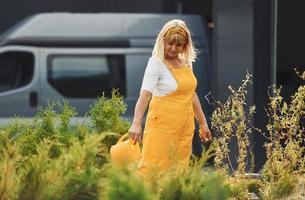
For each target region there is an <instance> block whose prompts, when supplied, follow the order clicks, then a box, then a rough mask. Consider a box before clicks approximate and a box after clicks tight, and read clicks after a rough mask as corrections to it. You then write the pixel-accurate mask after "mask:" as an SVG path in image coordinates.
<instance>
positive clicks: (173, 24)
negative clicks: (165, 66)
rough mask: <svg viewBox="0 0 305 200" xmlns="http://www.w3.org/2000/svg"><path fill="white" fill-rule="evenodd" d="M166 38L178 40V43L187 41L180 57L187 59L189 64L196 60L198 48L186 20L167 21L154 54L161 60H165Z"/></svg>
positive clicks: (160, 33)
mask: <svg viewBox="0 0 305 200" xmlns="http://www.w3.org/2000/svg"><path fill="white" fill-rule="evenodd" d="M165 38H168V39H169V40H172V41H177V42H178V43H183V44H184V43H185V46H184V47H185V48H184V51H183V52H182V53H181V55H179V56H180V58H182V59H183V60H185V62H186V63H187V64H189V65H191V64H192V62H194V61H195V59H196V56H197V53H196V49H195V47H194V45H193V41H192V38H191V32H190V30H189V29H188V27H187V26H186V24H185V22H184V21H182V20H180V19H174V20H171V21H169V22H167V23H166V24H165V25H164V26H163V28H162V29H161V31H160V32H159V34H158V37H157V39H156V43H155V46H154V50H153V52H152V55H153V56H156V57H158V58H159V59H161V60H164V39H165Z"/></svg>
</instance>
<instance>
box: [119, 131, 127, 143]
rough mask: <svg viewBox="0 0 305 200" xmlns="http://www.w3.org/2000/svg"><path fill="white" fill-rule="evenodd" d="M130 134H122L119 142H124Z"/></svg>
mask: <svg viewBox="0 0 305 200" xmlns="http://www.w3.org/2000/svg"><path fill="white" fill-rule="evenodd" d="M128 136H129V134H128V133H125V134H124V135H122V136H121V137H120V139H119V140H118V142H117V144H120V143H122V142H123V141H124V140H125V139H126V138H127V137H128Z"/></svg>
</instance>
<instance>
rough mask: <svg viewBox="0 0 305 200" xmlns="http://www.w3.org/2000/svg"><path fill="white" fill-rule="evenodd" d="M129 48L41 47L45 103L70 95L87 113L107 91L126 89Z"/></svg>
mask: <svg viewBox="0 0 305 200" xmlns="http://www.w3.org/2000/svg"><path fill="white" fill-rule="evenodd" d="M126 51H127V50H126V49H119V48H114V49H97V48H41V55H42V56H41V64H42V66H44V67H43V68H42V70H41V85H42V104H43V105H47V104H48V102H50V101H57V100H62V99H67V100H68V101H69V103H70V104H71V105H72V106H73V107H75V108H76V110H77V112H78V114H79V116H83V115H84V114H85V113H86V112H87V111H88V110H89V109H90V105H93V104H94V102H95V101H96V100H97V97H98V96H101V95H102V94H103V93H104V94H105V96H107V97H110V96H111V90H112V88H117V89H118V90H119V92H120V94H121V95H123V96H125V97H126V95H127V93H126V91H127V89H126V85H127V84H126V65H125V54H126Z"/></svg>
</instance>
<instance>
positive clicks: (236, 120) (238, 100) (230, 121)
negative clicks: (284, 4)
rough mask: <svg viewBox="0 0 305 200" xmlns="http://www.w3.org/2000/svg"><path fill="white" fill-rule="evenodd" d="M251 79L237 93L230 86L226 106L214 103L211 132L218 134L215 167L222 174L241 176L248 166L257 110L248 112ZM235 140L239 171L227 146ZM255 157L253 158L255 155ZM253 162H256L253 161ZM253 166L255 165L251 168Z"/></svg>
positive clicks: (252, 107)
mask: <svg viewBox="0 0 305 200" xmlns="http://www.w3.org/2000/svg"><path fill="white" fill-rule="evenodd" d="M251 77H252V76H251V75H250V74H247V75H246V79H245V80H243V83H242V85H241V86H240V87H239V89H238V90H234V89H233V88H232V87H231V86H229V89H230V91H231V95H230V96H229V97H228V98H227V100H226V102H225V103H223V104H222V103H221V102H219V101H215V105H216V106H217V108H216V109H215V111H214V112H213V113H212V118H211V122H212V128H213V129H215V130H216V134H217V137H216V138H215V141H216V146H217V148H216V156H215V165H216V167H217V168H218V169H219V170H222V171H227V170H229V169H230V170H231V171H233V172H235V173H238V174H245V171H246V165H247V154H248V152H249V151H250V149H249V146H250V143H249V135H250V134H251V133H252V129H251V127H250V123H251V117H252V115H253V113H254V112H255V107H254V106H251V107H250V108H249V111H248V112H246V110H247V109H246V103H245V101H246V94H247V90H246V87H247V85H248V84H249V83H251V80H250V79H251ZM235 138H236V141H237V142H236V143H237V148H238V155H236V157H237V170H236V171H235V169H234V167H233V165H232V161H235V160H233V158H232V157H230V155H229V154H230V150H229V147H228V144H229V143H231V142H232V139H235ZM250 155H251V154H250ZM252 155H253V154H252ZM252 162H253V159H252ZM251 166H253V164H251Z"/></svg>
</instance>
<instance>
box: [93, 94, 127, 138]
mask: <svg viewBox="0 0 305 200" xmlns="http://www.w3.org/2000/svg"><path fill="white" fill-rule="evenodd" d="M111 94H112V97H111V99H108V98H107V97H105V95H103V96H101V97H99V98H98V100H97V102H96V103H95V104H94V105H93V106H91V108H90V110H89V116H90V117H91V120H92V121H93V122H94V124H95V127H96V128H97V130H98V131H99V132H103V131H113V132H116V133H126V132H127V131H128V128H129V127H130V123H129V122H128V121H126V120H123V119H122V118H121V117H120V116H121V115H122V114H124V113H125V111H126V107H127V105H126V104H125V103H124V102H123V97H122V96H120V94H119V92H118V90H113V91H112V93H111Z"/></svg>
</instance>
